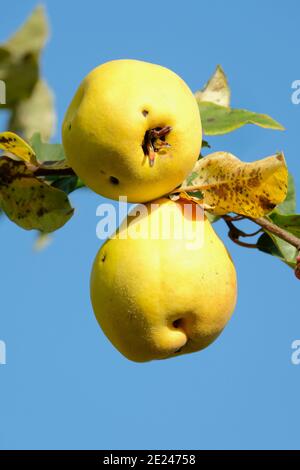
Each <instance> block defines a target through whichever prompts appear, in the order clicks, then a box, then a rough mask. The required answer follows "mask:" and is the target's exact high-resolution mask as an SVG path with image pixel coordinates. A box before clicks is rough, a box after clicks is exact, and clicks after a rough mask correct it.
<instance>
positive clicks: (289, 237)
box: [247, 217, 300, 251]
mask: <svg viewBox="0 0 300 470" xmlns="http://www.w3.org/2000/svg"><path fill="white" fill-rule="evenodd" d="M247 218H248V219H249V220H251V221H252V222H255V223H256V224H257V225H259V226H260V227H262V228H263V229H264V230H265V231H267V232H270V233H272V234H273V235H276V236H277V237H279V238H281V239H282V240H284V241H286V242H287V243H289V244H290V245H292V246H294V247H295V248H297V250H298V251H300V238H298V237H296V236H295V235H293V234H292V233H290V232H287V231H286V230H284V229H283V228H281V227H279V226H278V225H276V224H273V223H272V222H270V221H269V220H268V219H267V218H265V217H259V218H253V219H252V218H251V217H247Z"/></svg>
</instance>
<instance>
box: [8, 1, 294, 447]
mask: <svg viewBox="0 0 300 470" xmlns="http://www.w3.org/2000/svg"><path fill="white" fill-rule="evenodd" d="M6 3H7V5H8V8H5V9H2V12H1V15H2V21H1V33H0V39H1V40H4V39H6V38H7V37H8V35H9V34H10V33H11V32H12V31H14V30H15V29H16V28H17V27H18V26H19V25H20V23H21V22H22V21H23V20H24V19H25V17H26V16H27V15H28V14H29V13H30V11H31V10H32V8H33V7H34V6H35V2H34V1H31V0H27V1H26V2H19V1H16V0H10V2H6ZM45 5H46V7H47V11H48V16H49V19H50V22H51V30H52V38H51V40H50V41H49V43H48V45H47V48H46V50H45V54H44V57H43V73H44V76H45V77H46V79H47V80H48V82H49V84H50V85H51V87H52V88H53V89H54V91H55V93H56V104H57V111H58V118H59V125H58V131H57V134H56V140H57V141H60V132H59V126H60V125H61V122H62V118H63V115H64V112H65V109H66V107H67V105H68V103H69V101H70V99H71V97H72V95H73V93H74V91H75V89H76V88H77V86H78V84H79V82H80V81H81V79H82V78H83V77H84V76H85V75H86V73H88V72H89V70H90V69H92V68H93V67H94V66H96V65H98V64H100V63H102V62H105V61H107V60H111V59H115V58H136V59H143V60H147V61H150V62H155V63H159V64H162V65H165V66H166V67H169V68H171V69H173V70H174V71H176V72H177V73H179V74H180V75H181V76H182V77H183V78H184V79H185V80H186V81H187V83H188V84H189V85H190V87H191V88H192V89H193V90H196V89H198V88H200V87H201V86H202V85H203V83H204V82H205V81H206V80H207V78H208V77H209V76H210V75H211V73H212V72H213V70H214V68H215V66H216V65H217V64H218V63H220V64H222V66H223V68H224V69H225V71H226V73H227V75H228V78H229V81H230V85H231V88H232V105H233V106H236V107H246V108H248V109H251V110H253V111H259V112H265V113H268V114H270V115H271V116H273V117H274V118H276V119H278V120H279V121H280V122H282V123H283V124H284V125H285V127H286V129H287V130H286V131H285V132H273V131H268V130H263V129H260V128H257V127H254V126H253V127H252V126H248V127H245V128H243V129H240V130H238V131H236V132H234V133H231V134H228V135H226V136H224V137H216V138H214V139H210V143H211V144H212V145H213V150H229V151H231V152H232V153H234V154H235V155H237V156H238V157H239V158H241V159H243V160H246V161H252V160H256V159H258V158H262V157H264V156H267V155H271V154H273V153H274V152H276V151H277V150H284V152H285V155H286V158H287V162H288V165H289V168H290V170H291V172H292V173H293V174H294V176H295V178H296V182H297V185H298V187H299V186H300V173H299V154H300V138H299V122H300V105H299V106H296V105H293V104H292V102H291V83H292V82H293V81H294V80H296V79H300V76H299V73H300V72H299V58H298V54H297V44H298V39H299V24H298V19H299V14H300V4H299V2H297V1H296V0H290V1H289V2H281V3H279V2H274V1H268V0H265V1H263V2H262V1H252V2H248V3H247V4H246V3H243V5H241V4H238V3H237V2H236V1H235V0H231V1H230V0H228V1H226V2H223V1H220V0H216V1H214V2H204V1H189V0H187V1H186V2H184V3H182V2H174V1H171V0H165V1H164V2H159V1H157V0H153V1H152V2H151V5H149V4H148V3H146V2H138V1H136V0H133V1H130V2H121V1H115V0H111V2H98V1H96V0H94V1H92V0H85V1H84V2H71V1H64V2H61V1H58V0H52V1H51V2H50V1H46V2H45ZM71 199H72V203H73V205H74V207H75V208H76V213H75V216H74V217H73V219H72V220H71V221H70V222H69V223H68V224H67V225H66V226H65V227H64V228H63V229H62V230H60V231H58V232H57V233H56V234H55V236H54V240H53V243H52V244H51V245H50V246H49V247H48V248H47V249H46V250H45V251H43V252H41V253H34V252H33V250H32V246H33V242H34V238H35V235H34V234H33V233H31V232H25V231H23V230H21V229H19V228H17V227H16V226H14V225H13V224H12V223H9V222H8V221H6V220H4V219H2V220H0V233H1V245H2V247H1V263H0V278H1V315H0V340H4V341H5V342H6V345H7V364H6V365H5V366H1V365H0V448H2V449H18V448H21V449H30V448H34V449H40V448H41V449H47V448H50V449H51V448H58V449H64V448H67V449H75V448H79V449H90V448H92V449H105V448H107V449H117V448H118V449H120V448H121V449H127V448H128V449H130V448H135V449H143V448H147V449H166V448H170V449H175V448H177V449H231V448H234V449H240V448H243V449H247V448H250V449H251V448H258V449H260V448H271V449H276V448H280V449H285V448H297V449H299V448H300V435H299V434H300V431H299V421H300V409H299V387H300V366H298V367H297V366H294V365H292V364H291V353H292V350H291V343H292V342H293V341H294V340H295V339H299V338H300V312H299V304H298V301H299V281H298V282H297V280H296V279H295V278H294V276H293V273H292V271H290V270H289V269H288V268H287V267H286V266H285V265H283V264H281V263H280V262H279V261H277V260H276V259H274V258H271V257H268V256H267V255H264V254H262V253H259V252H256V251H254V250H253V251H251V250H246V249H242V248H239V247H237V246H235V245H233V244H232V243H231V242H230V241H228V239H227V236H226V230H225V228H224V226H223V224H222V223H218V224H217V225H216V229H217V231H218V233H219V234H220V235H221V236H222V237H223V239H224V241H225V243H226V245H227V246H228V247H229V249H230V252H231V254H232V256H233V259H234V261H235V264H236V267H237V272H238V279H239V298H238V304H237V308H236V311H235V315H234V316H233V318H232V321H231V322H230V324H229V325H228V327H227V328H226V330H225V331H224V333H223V334H222V336H221V337H220V338H219V340H218V341H217V342H216V343H214V344H213V345H212V346H211V347H209V348H208V349H206V350H205V351H202V352H200V353H197V354H192V355H187V356H181V357H178V358H176V359H173V360H168V361H161V362H151V363H147V364H135V363H132V362H129V361H128V360H126V359H125V358H123V357H122V356H121V355H120V354H119V353H118V352H117V351H115V349H114V348H113V347H112V346H111V345H110V343H109V342H108V341H107V340H106V338H105V337H104V335H103V334H102V332H101V330H100V328H99V327H98V325H97V323H96V320H95V318H94V316H93V312H92V309H91V306H90V301H89V274H90V269H91V263H92V261H93V258H94V256H95V254H96V252H97V250H98V248H99V243H100V242H99V240H97V238H96V235H95V229H96V224H97V218H96V215H95V211H96V207H97V205H98V204H99V203H100V202H101V201H103V199H101V198H100V197H99V196H97V195H95V194H92V193H91V192H89V191H87V190H80V191H78V192H76V193H74V195H72V197H71Z"/></svg>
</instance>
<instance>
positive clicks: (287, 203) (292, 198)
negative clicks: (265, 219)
mask: <svg viewBox="0 0 300 470" xmlns="http://www.w3.org/2000/svg"><path fill="white" fill-rule="evenodd" d="M294 212H296V188H295V182H294V178H293V176H292V175H291V173H289V178H288V191H287V196H286V198H285V200H284V201H283V202H282V203H281V204H279V205H278V206H277V207H276V209H275V210H274V211H273V213H279V214H293V213H294ZM273 213H272V214H273Z"/></svg>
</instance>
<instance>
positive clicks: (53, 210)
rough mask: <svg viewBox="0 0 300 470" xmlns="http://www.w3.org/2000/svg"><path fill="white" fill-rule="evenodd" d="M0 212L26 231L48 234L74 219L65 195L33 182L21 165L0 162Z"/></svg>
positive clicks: (23, 164) (31, 175)
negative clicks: (0, 209) (0, 210)
mask: <svg viewBox="0 0 300 470" xmlns="http://www.w3.org/2000/svg"><path fill="white" fill-rule="evenodd" d="M0 198H1V208H2V209H3V211H4V212H5V213H6V215H7V216H8V217H9V218H10V219H11V220H12V221H13V222H15V223H16V224H17V225H19V226H20V227H22V228H24V229H26V230H33V229H34V230H39V231H40V232H46V233H50V232H53V231H54V230H57V229H59V228H60V227H62V226H63V225H64V224H65V223H66V222H67V221H68V220H69V219H70V218H71V217H72V215H73V212H74V209H73V208H72V207H71V205H70V202H69V199H68V197H67V196H66V194H65V193H64V192H63V191H61V190H60V189H57V188H53V187H52V186H50V185H48V184H47V183H44V182H43V181H41V180H39V179H38V178H36V177H35V176H34V175H33V173H32V172H31V171H30V170H29V169H28V167H26V164H25V163H24V162H20V161H15V160H12V159H10V158H7V157H2V158H1V159H0Z"/></svg>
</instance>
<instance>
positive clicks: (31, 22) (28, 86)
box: [0, 7, 48, 108]
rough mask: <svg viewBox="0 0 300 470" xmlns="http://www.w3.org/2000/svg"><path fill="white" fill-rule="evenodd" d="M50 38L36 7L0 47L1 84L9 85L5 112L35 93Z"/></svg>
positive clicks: (40, 11)
mask: <svg viewBox="0 0 300 470" xmlns="http://www.w3.org/2000/svg"><path fill="white" fill-rule="evenodd" d="M47 36H48V26H47V20H46V17H45V13H44V9H43V8H42V7H37V8H36V9H35V10H34V11H33V13H32V14H31V16H30V17H29V18H28V20H27V21H26V22H25V23H24V25H23V26H22V27H21V28H20V29H19V30H18V31H17V32H16V33H15V34H14V35H13V36H12V37H11V38H10V39H9V40H8V41H7V42H6V43H4V44H2V45H1V46H0V80H3V81H4V82H5V83H6V104H5V105H3V107H4V108H5V107H6V108H10V107H13V106H15V105H16V103H17V102H18V101H20V100H23V99H26V98H28V97H29V96H30V94H31V93H32V91H33V89H34V86H35V84H36V82H37V80H38V77H39V55H40V52H41V50H42V49H43V47H44V45H45V42H46V39H47Z"/></svg>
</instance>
